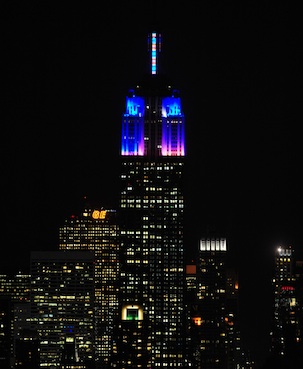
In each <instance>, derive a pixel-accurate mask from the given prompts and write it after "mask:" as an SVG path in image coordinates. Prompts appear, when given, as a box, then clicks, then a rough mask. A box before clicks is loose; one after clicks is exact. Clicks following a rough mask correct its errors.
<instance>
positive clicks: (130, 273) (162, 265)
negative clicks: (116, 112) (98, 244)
mask: <svg viewBox="0 0 303 369" xmlns="http://www.w3.org/2000/svg"><path fill="white" fill-rule="evenodd" d="M149 51H150V73H149V74H148V75H146V76H144V77H143V78H142V81H141V82H140V83H138V84H137V85H136V87H135V88H134V89H132V90H130V91H129V94H128V96H127V97H126V110H125V113H124V115H123V119H122V137H121V138H122V142H121V159H122V170H121V193H120V208H119V213H120V227H121V229H120V237H121V239H120V240H121V260H120V262H121V273H120V295H119V297H120V300H119V303H120V304H119V305H120V306H119V309H120V311H119V321H118V322H117V339H116V341H115V345H116V349H115V358H114V359H115V360H114V363H113V366H115V367H117V368H119V369H123V368H166V367H169V368H184V367H187V366H188V365H187V364H186V363H185V357H184V352H183V350H184V340H185V336H184V328H185V324H184V319H185V309H184V296H183V293H184V280H185V278H184V264H183V263H184V239H183V227H184V191H183V176H184V157H185V119H184V114H183V111H182V105H181V98H180V94H179V91H178V90H176V89H175V88H173V86H172V85H171V83H170V82H169V80H168V79H167V78H166V76H164V75H163V74H161V73H160V71H159V53H160V51H161V35H160V34H158V33H151V34H150V35H149Z"/></svg>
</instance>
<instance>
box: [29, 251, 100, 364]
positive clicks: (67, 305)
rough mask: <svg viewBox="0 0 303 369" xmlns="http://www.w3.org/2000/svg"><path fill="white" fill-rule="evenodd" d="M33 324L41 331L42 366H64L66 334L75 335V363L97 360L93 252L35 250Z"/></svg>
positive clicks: (39, 332)
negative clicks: (95, 355)
mask: <svg viewBox="0 0 303 369" xmlns="http://www.w3.org/2000/svg"><path fill="white" fill-rule="evenodd" d="M30 270H31V316H32V326H33V329H34V330H35V331H36V332H37V335H38V352H39V367H40V368H50V369H52V368H61V366H62V364H63V363H62V360H63V359H64V358H63V348H64V344H65V341H66V337H67V336H69V335H73V337H74V338H75V341H76V342H75V345H76V352H77V357H75V364H77V363H79V364H83V366H84V365H85V367H87V368H91V367H92V364H93V363H94V360H95V358H94V343H95V337H94V254H93V253H92V252H90V251H33V252H31V261H30Z"/></svg>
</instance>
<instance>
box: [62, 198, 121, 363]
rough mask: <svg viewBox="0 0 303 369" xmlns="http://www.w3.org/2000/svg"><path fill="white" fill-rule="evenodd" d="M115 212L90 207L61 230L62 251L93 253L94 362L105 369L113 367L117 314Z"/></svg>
mask: <svg viewBox="0 0 303 369" xmlns="http://www.w3.org/2000/svg"><path fill="white" fill-rule="evenodd" d="M118 236H119V233H118V224H117V214H116V211H115V210H112V209H103V208H94V207H92V206H90V205H88V204H86V205H85V206H84V209H83V210H82V212H81V213H80V214H77V215H71V217H70V218H68V219H66V220H65V222H64V224H63V225H62V226H61V227H60V229H59V249H60V250H90V251H92V252H93V253H94V291H95V306H94V320H95V325H94V326H95V345H94V347H95V362H96V367H101V368H102V369H103V368H105V367H107V366H108V365H109V364H110V357H111V352H112V342H113V338H112V334H113V328H114V320H115V318H116V315H117V311H118V278H119V254H118V253H119V243H118V240H119V238H118Z"/></svg>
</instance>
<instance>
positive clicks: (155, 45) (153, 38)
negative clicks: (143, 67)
mask: <svg viewBox="0 0 303 369" xmlns="http://www.w3.org/2000/svg"><path fill="white" fill-rule="evenodd" d="M161 43H162V39H161V34H160V33H157V32H151V33H150V34H149V35H148V50H149V54H150V71H151V74H158V73H159V53H160V52H161Z"/></svg>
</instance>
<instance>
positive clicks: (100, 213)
mask: <svg viewBox="0 0 303 369" xmlns="http://www.w3.org/2000/svg"><path fill="white" fill-rule="evenodd" d="M105 217H106V210H94V211H93V213H92V218H93V219H105Z"/></svg>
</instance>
